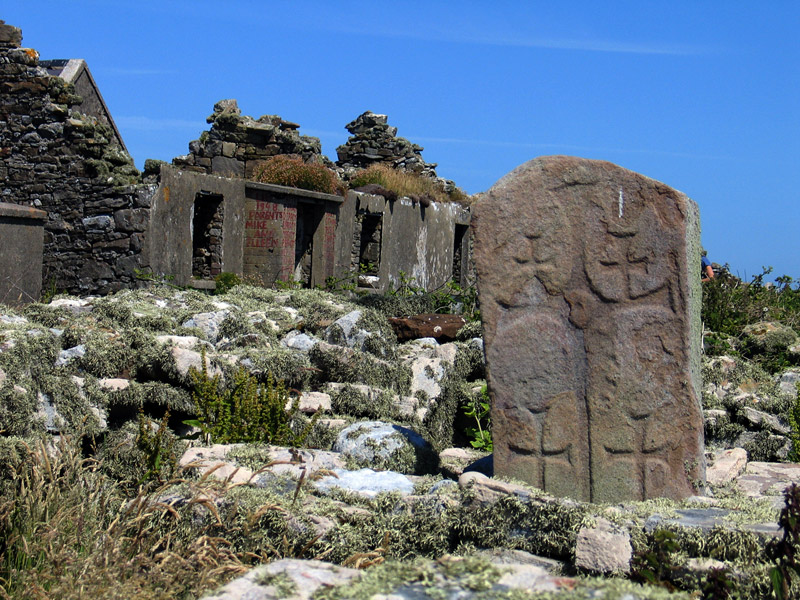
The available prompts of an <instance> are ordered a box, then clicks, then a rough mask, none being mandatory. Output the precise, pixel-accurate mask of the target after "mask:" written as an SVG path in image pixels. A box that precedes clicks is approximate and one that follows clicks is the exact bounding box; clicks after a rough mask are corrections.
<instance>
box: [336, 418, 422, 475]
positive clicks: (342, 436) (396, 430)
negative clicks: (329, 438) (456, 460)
mask: <svg viewBox="0 0 800 600" xmlns="http://www.w3.org/2000/svg"><path fill="white" fill-rule="evenodd" d="M333 450H334V452H341V453H342V455H343V456H345V457H347V458H350V459H352V460H354V461H356V462H357V463H360V464H361V465H363V466H370V467H375V468H382V469H391V470H394V471H400V472H402V473H410V474H425V473H430V472H431V471H432V470H433V469H435V468H436V466H437V465H436V463H437V457H436V455H435V453H434V451H433V448H432V447H431V445H430V444H429V443H428V442H427V441H426V440H425V439H424V438H423V437H422V436H421V435H419V434H418V433H417V432H415V431H412V430H411V429H408V428H407V427H401V426H399V425H393V424H391V423H383V422H381V421H361V422H359V423H353V424H352V425H350V426H349V427H346V428H345V429H343V430H342V431H341V432H340V433H339V436H338V437H337V439H336V443H335V444H334V445H333Z"/></svg>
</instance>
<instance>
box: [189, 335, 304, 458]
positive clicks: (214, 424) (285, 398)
mask: <svg viewBox="0 0 800 600" xmlns="http://www.w3.org/2000/svg"><path fill="white" fill-rule="evenodd" d="M201 356H202V367H201V370H200V371H199V372H198V371H197V370H196V369H194V368H192V369H190V371H189V374H190V377H191V379H192V382H193V384H194V392H193V393H192V399H193V400H194V402H195V405H196V407H197V412H198V416H197V418H195V419H189V420H186V421H184V423H185V424H186V425H189V426H192V427H197V428H198V429H200V431H201V432H202V435H203V438H204V441H205V443H206V444H210V443H215V444H229V443H234V442H266V443H271V444H276V445H286V446H292V447H295V446H299V445H300V444H302V442H303V439H304V438H305V437H306V435H308V432H309V431H310V427H306V428H304V430H303V431H298V432H295V431H293V430H292V425H293V424H295V426H296V422H297V418H296V417H297V415H298V413H299V398H298V397H297V396H295V398H294V399H290V398H289V394H288V392H287V391H286V386H285V385H284V384H283V383H282V382H278V383H275V381H274V379H273V378H272V374H271V373H270V374H269V375H268V377H267V381H266V383H265V384H260V383H259V382H258V380H257V379H256V378H255V377H254V376H253V375H251V374H250V373H249V372H248V371H247V370H246V369H243V368H240V369H239V370H237V371H236V374H235V375H234V378H233V383H232V385H231V386H230V387H225V386H223V385H222V377H221V375H219V374H216V375H214V376H213V377H210V376H209V374H208V366H207V363H206V354H205V350H204V351H203V352H202V354H201ZM287 406H288V407H289V408H288V409H287Z"/></svg>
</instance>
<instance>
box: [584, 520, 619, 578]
mask: <svg viewBox="0 0 800 600" xmlns="http://www.w3.org/2000/svg"><path fill="white" fill-rule="evenodd" d="M632 555H633V549H632V547H631V535H630V533H628V532H627V531H626V530H624V529H621V528H619V527H616V526H615V525H613V524H612V523H611V522H609V521H606V520H605V519H598V520H597V526H596V527H591V528H590V527H584V528H583V529H581V530H580V531H579V532H578V539H577V544H576V546H575V565H576V566H578V567H580V568H582V569H586V570H588V571H594V572H598V573H614V572H622V573H627V572H628V570H629V569H630V563H631V556H632Z"/></svg>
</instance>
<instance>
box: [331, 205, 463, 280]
mask: <svg viewBox="0 0 800 600" xmlns="http://www.w3.org/2000/svg"><path fill="white" fill-rule="evenodd" d="M469 220H470V213H469V210H467V209H466V208H464V207H463V206H461V205H460V204H456V203H443V202H432V203H431V204H430V205H429V206H427V207H426V206H423V205H422V204H420V203H417V202H412V201H411V200H409V199H408V198H400V199H397V200H394V201H392V200H387V199H386V198H384V197H383V196H377V195H373V194H366V193H362V192H352V191H351V192H349V193H348V194H347V198H346V200H345V202H344V204H343V205H342V208H341V210H340V219H339V224H338V226H337V242H338V245H337V248H338V250H337V252H338V254H337V261H338V262H337V264H338V265H339V274H340V275H341V274H343V273H344V271H346V270H347V269H350V270H357V269H358V268H359V266H360V265H368V269H367V272H366V273H362V275H365V276H362V277H360V278H359V283H360V286H361V287H364V288H368V289H372V290H376V291H380V292H385V291H386V290H387V289H389V288H390V287H397V286H398V285H399V283H400V281H401V279H402V277H403V275H404V276H405V277H411V278H413V281H414V285H416V286H420V287H423V288H425V289H427V290H433V289H436V288H438V287H441V286H442V285H444V284H445V283H447V281H448V280H449V279H451V277H453V275H454V265H455V264H457V265H458V273H457V277H455V282H456V283H458V284H461V285H466V284H468V283H470V279H471V278H472V277H473V275H472V272H473V270H472V269H471V268H470V265H465V264H463V261H462V260H459V259H458V256H459V255H461V256H464V255H465V253H466V255H467V256H468V255H469V252H470V250H469V245H470V242H469V235H468V233H467V231H468V227H469ZM457 232H463V233H462V235H457ZM360 270H361V271H364V269H360Z"/></svg>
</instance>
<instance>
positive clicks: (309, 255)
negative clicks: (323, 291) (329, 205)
mask: <svg viewBox="0 0 800 600" xmlns="http://www.w3.org/2000/svg"><path fill="white" fill-rule="evenodd" d="M321 222H322V211H321V210H319V209H318V207H317V206H315V205H313V204H305V203H302V202H301V203H299V204H298V205H297V230H296V232H295V238H294V279H295V281H296V282H298V283H299V284H300V285H302V286H303V287H311V284H312V282H311V265H312V259H313V254H314V234H315V233H316V232H317V228H318V227H319V225H320V223H321Z"/></svg>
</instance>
